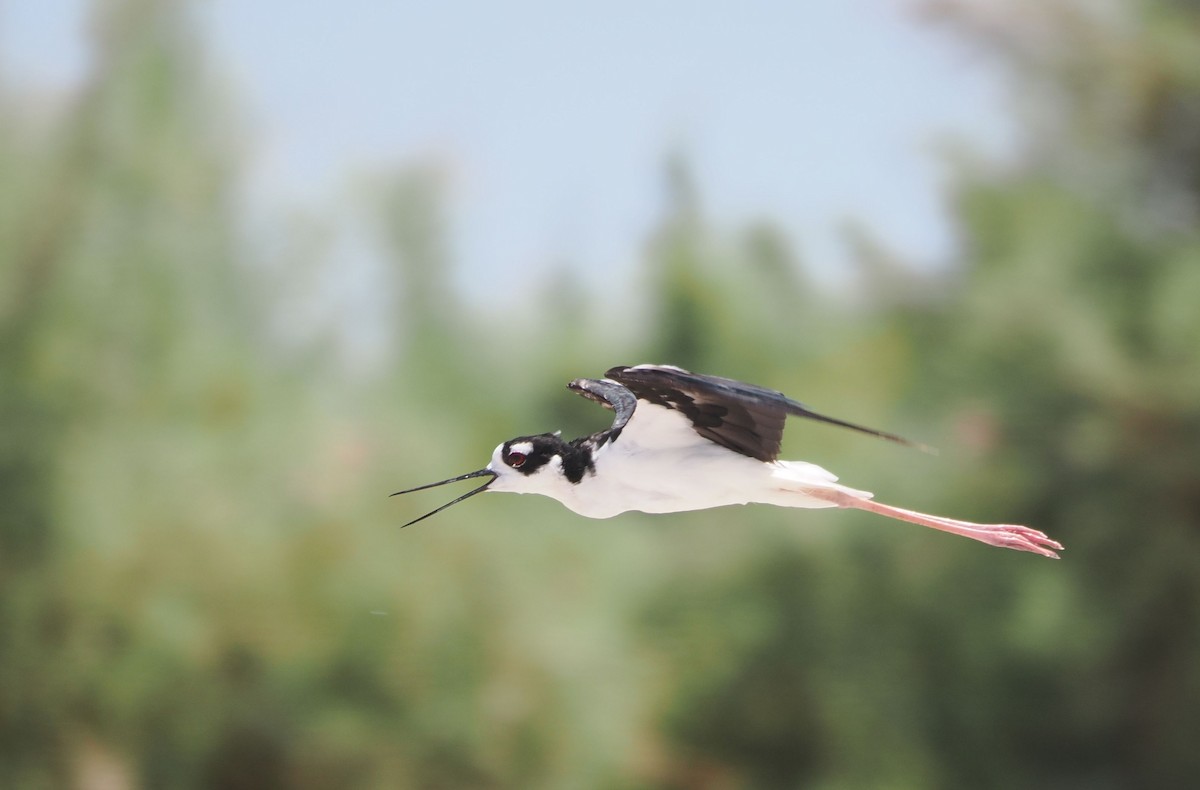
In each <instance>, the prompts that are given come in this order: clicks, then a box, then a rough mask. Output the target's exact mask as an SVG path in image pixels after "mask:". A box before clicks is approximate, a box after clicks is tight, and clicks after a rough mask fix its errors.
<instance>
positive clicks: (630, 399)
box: [567, 379, 637, 441]
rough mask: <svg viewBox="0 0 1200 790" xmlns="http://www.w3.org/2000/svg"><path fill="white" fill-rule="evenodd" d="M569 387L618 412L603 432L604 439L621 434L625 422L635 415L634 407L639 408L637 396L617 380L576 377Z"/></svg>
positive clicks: (607, 439)
mask: <svg viewBox="0 0 1200 790" xmlns="http://www.w3.org/2000/svg"><path fill="white" fill-rule="evenodd" d="M567 389H570V390H572V391H573V392H578V393H579V394H580V395H582V396H583V397H585V398H587V399H588V400H594V401H596V403H599V404H600V405H601V406H603V407H604V408H606V409H611V410H612V411H614V412H616V416H615V417H614V418H613V424H612V427H611V428H609V429H608V430H607V431H602V432H601V433H602V434H603V440H604V441H613V440H614V439H616V438H617V437H618V436H620V435H621V431H622V430H623V429H624V428H625V424H626V423H628V422H629V418H630V417H632V416H633V411H634V409H636V408H637V396H636V395H634V394H633V393H632V392H630V391H629V389H627V388H626V387H623V386H621V385H620V384H617V383H616V382H612V381H597V380H596V379H575V380H574V381H572V382H571V383H570V384H568V385H567ZM598 436H599V434H598Z"/></svg>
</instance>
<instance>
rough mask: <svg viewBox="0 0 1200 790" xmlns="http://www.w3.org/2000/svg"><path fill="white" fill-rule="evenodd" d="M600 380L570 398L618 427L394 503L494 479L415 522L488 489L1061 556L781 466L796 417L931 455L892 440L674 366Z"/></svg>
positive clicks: (595, 514)
mask: <svg viewBox="0 0 1200 790" xmlns="http://www.w3.org/2000/svg"><path fill="white" fill-rule="evenodd" d="M604 375H605V377H604V378H603V379H575V380H574V381H572V382H571V383H570V384H568V385H567V387H568V388H569V389H571V390H572V391H574V392H576V393H578V394H580V395H582V396H583V397H585V398H588V399H590V400H593V401H596V402H597V403H599V404H600V405H602V406H604V407H606V408H608V409H610V410H612V411H613V412H614V413H615V415H616V416H615V418H614V420H613V424H612V427H611V428H608V429H606V430H603V431H599V432H597V433H593V434H591V435H590V436H582V437H580V438H578V439H572V440H570V441H565V440H563V439H562V437H561V436H560V435H559V434H558V433H541V434H536V435H533V436H519V437H517V438H516V439H510V440H509V441H507V442H504V443H503V444H501V445H500V446H499V447H497V448H496V450H495V452H493V453H492V459H491V461H490V462H489V463H488V465H487V466H485V467H484V468H483V469H480V470H478V471H475V472H470V473H468V474H465V475H459V476H458V477H452V478H450V479H448V480H442V481H440V482H437V483H430V484H428V485H423V486H417V487H416V488H410V489H407V490H405V491H397V492H396V494H392V496H396V495H398V494H409V493H412V492H413V491H422V490H424V489H426V488H434V487H435V486H441V485H445V484H447V483H455V482H458V481H460V480H468V479H471V478H478V477H486V478H489V479H488V481H487V482H486V483H484V484H483V485H481V486H479V487H478V488H475V489H473V490H471V491H468V492H467V493H466V494H463V495H462V496H460V497H458V498H457V499H454V500H452V501H450V502H448V503H446V504H445V505H442V506H441V507H439V508H437V509H435V510H433V511H430V512H429V513H426V514H425V515H423V516H421V517H419V518H416V519H413V520H412V521H410V522H408V524H405V525H404V526H406V527H407V526H409V525H411V524H416V523H417V522H418V521H422V520H424V519H426V518H429V517H430V516H432V515H434V514H435V513H439V512H441V511H443V510H445V509H446V508H448V507H450V506H451V505H455V504H457V503H459V502H461V501H463V500H464V499H467V498H468V497H472V496H474V495H476V494H479V493H482V492H484V491H508V492H512V493H517V494H542V495H543V496H548V497H550V498H551V499H556V500H558V501H559V502H561V503H563V504H564V505H566V506H567V507H568V508H569V509H570V510H573V511H574V512H576V513H578V514H579V515H581V516H586V517H588V518H610V517H612V516H615V515H617V514H618V513H624V512H626V511H629V510H639V511H642V512H644V513H676V512H680V511H686V510H703V509H706V508H712V507H721V506H724V505H744V504H749V503H752V502H757V503H762V504H768V505H778V506H780V507H802V508H830V507H837V508H854V509H857V510H866V511H869V512H871V513H878V514H879V515H881V516H887V517H889V518H894V519H899V520H900V521H907V522H910V523H912V524H920V525H922V526H925V527H932V528H933V529H937V530H941V531H943V532H949V533H951V534H953V535H961V536H963V537H965V538H971V539H972V540H977V541H980V542H981V543H986V544H988V545H989V546H1000V547H1003V548H1007V549H1016V550H1017V551H1028V552H1033V553H1034V554H1041V555H1042V556H1044V557H1053V558H1055V559H1057V558H1058V555H1057V554H1056V553H1055V551H1056V550H1061V549H1062V546H1061V545H1060V544H1059V543H1058V542H1057V541H1054V540H1052V539H1051V538H1049V537H1047V536H1046V535H1045V534H1043V533H1042V532H1039V531H1038V530H1036V529H1032V528H1030V527H1023V526H1020V525H1017V524H976V523H973V522H970V521H960V520H958V519H952V518H946V517H944V516H933V515H929V514H926V513H918V512H916V511H913V510H905V509H903V508H898V507H893V506H891V505H885V504H883V503H881V502H876V501H875V500H874V499H872V495H871V494H870V493H869V492H867V491H859V490H857V489H854V488H849V487H847V486H844V485H841V484H839V483H838V482H837V480H838V478H837V476H836V475H834V474H832V473H831V472H828V471H826V470H825V469H823V468H821V467H820V466H817V465H816V464H812V463H808V462H807V461H780V460H778V458H779V451H780V444H781V441H782V439H783V427H784V422H785V421H786V420H787V418H788V416H789V415H795V416H799V417H805V418H808V419H810V420H817V421H819V422H824V423H829V424H831V425H838V426H841V427H843V428H849V429H852V430H855V431H860V432H862V433H867V434H870V435H872V436H877V437H879V438H882V439H887V440H889V441H893V442H898V443H900V444H905V445H909V446H914V447H919V448H922V449H928V448H924V446H923V445H918V444H916V443H914V442H910V441H908V440H907V439H903V438H901V437H899V436H896V435H895V434H890V433H885V432H884V431H878V430H875V429H873V428H866V427H863V426H861V425H855V424H854V423H850V422H846V421H844V420H839V419H836V418H834V417H828V416H825V415H823V414H818V413H817V412H814V411H813V410H811V409H809V408H808V407H807V406H805V405H803V404H801V403H798V402H796V401H794V400H792V399H791V398H788V397H787V396H785V395H784V394H783V393H781V392H776V391H775V390H771V389H767V388H765V387H759V386H755V385H753V384H746V383H744V382H741V381H735V380H733V379H727V378H721V377H719V376H706V375H700V374H697V373H691V372H689V371H686V370H683V369H682V368H678V367H675V366H673V365H635V366H633V367H615V368H612V369H611V370H609V371H608V372H607V373H605V374H604Z"/></svg>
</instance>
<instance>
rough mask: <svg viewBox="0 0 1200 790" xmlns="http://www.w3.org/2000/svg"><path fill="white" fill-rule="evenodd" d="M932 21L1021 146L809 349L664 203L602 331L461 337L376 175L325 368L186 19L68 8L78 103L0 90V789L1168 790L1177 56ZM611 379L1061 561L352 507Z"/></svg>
mask: <svg viewBox="0 0 1200 790" xmlns="http://www.w3.org/2000/svg"><path fill="white" fill-rule="evenodd" d="M928 8H929V10H930V11H932V12H936V13H938V14H940V15H941V16H942V19H943V22H945V23H947V24H949V25H951V26H952V27H953V29H954V30H955V31H957V33H958V34H960V35H964V36H965V37H966V38H967V39H968V40H971V41H974V42H977V43H980V44H984V45H986V46H987V47H990V48H991V51H992V52H993V53H994V54H995V55H996V57H998V59H999V60H1000V61H1001V62H1002V63H1003V64H1004V65H1005V66H1006V67H1008V68H1009V69H1010V70H1011V73H1012V75H1013V81H1014V85H1015V86H1016V87H1017V93H1019V94H1020V95H1021V96H1022V97H1023V98H1024V104H1023V107H1024V110H1025V111H1026V116H1025V119H1024V122H1025V123H1026V124H1027V127H1028V130H1029V133H1028V138H1027V145H1026V147H1025V148H1024V150H1023V153H1022V156H1021V157H1020V158H1019V160H1018V161H1016V162H1013V163H1010V164H1008V165H1005V166H1003V167H997V166H995V165H981V164H971V163H963V164H962V165H961V167H960V169H959V172H958V175H957V176H956V178H955V184H954V187H953V197H952V200H953V205H954V209H955V214H956V216H957V217H958V219H959V221H960V223H961V230H960V232H961V238H962V242H963V249H964V257H963V260H962V261H961V262H960V265H959V266H957V267H956V268H955V269H954V270H953V271H950V272H945V273H938V274H924V275H918V274H914V273H913V271H912V270H911V269H909V268H907V267H905V266H903V265H901V264H899V263H897V262H896V261H894V260H892V259H891V258H889V256H888V255H887V253H886V251H881V250H879V249H878V248H877V247H876V246H873V245H871V244H870V243H868V242H865V241H864V243H863V244H861V245H860V249H861V253H862V254H861V262H862V272H861V277H862V288H861V290H862V293H863V294H865V296H864V298H863V299H861V300H859V302H858V303H857V304H854V305H849V304H844V303H841V302H839V301H838V300H837V299H835V298H831V297H830V295H829V294H827V293H824V292H823V291H822V290H821V289H820V288H819V287H817V286H816V285H815V284H813V283H811V282H810V281H808V280H807V278H806V277H805V276H804V268H803V266H802V265H801V262H800V261H799V260H798V259H797V256H796V255H795V253H794V252H793V251H792V250H791V249H790V248H789V246H788V243H787V241H786V240H785V239H784V238H783V236H782V235H781V234H780V233H779V232H778V231H777V230H775V229H774V228H772V227H771V226H770V225H769V224H761V225H758V226H755V227H750V228H746V229H744V230H741V231H734V232H729V231H721V230H718V229H717V227H716V226H715V224H714V223H712V222H710V221H709V220H708V219H707V218H706V216H705V214H704V211H703V201H702V196H700V195H698V194H696V190H695V188H694V187H693V186H692V185H691V183H690V181H689V177H688V171H687V167H686V164H685V163H683V162H680V161H671V162H670V163H669V165H668V168H667V179H666V181H667V185H668V190H669V195H670V201H669V206H670V207H669V209H668V211H667V213H666V216H664V217H663V218H662V219H661V221H660V223H659V226H658V229H657V231H656V232H655V234H654V235H653V238H652V239H651V240H650V243H649V244H648V246H647V248H646V253H645V260H644V264H643V269H642V274H641V277H642V278H643V279H642V281H641V282H640V283H638V284H639V285H640V286H643V290H644V292H645V293H646V296H645V297H644V299H643V300H642V301H640V302H639V301H637V300H634V299H633V297H632V292H633V290H634V289H633V288H630V289H629V293H626V294H623V295H621V297H620V298H619V299H618V298H613V297H612V296H611V295H610V297H609V298H607V299H605V300H595V299H590V298H587V294H585V293H582V292H581V291H580V286H579V285H578V284H577V283H576V282H575V281H574V280H573V279H572V278H571V275H570V274H569V272H564V273H563V274H562V275H560V276H559V277H558V278H557V279H554V280H552V281H551V282H549V283H547V284H546V286H545V288H546V290H545V292H544V293H543V294H541V295H540V296H541V297H543V300H544V304H545V305H546V307H545V310H544V311H542V312H537V311H529V310H522V311H520V312H519V313H518V314H517V315H516V316H515V317H514V315H510V314H505V315H503V316H495V315H487V314H482V313H480V312H478V311H476V312H472V310H471V308H470V306H469V304H468V303H467V302H466V301H465V300H463V299H462V298H461V297H460V296H459V295H457V294H456V293H455V292H454V288H453V285H452V278H451V277H450V273H449V267H450V264H451V260H450V255H449V254H448V249H450V246H449V245H448V244H447V232H448V231H447V228H446V227H445V226H444V222H443V221H442V219H441V217H440V209H439V206H440V202H439V198H438V180H437V175H436V173H435V172H432V171H429V170H426V169H422V168H414V169H412V170H410V171H405V172H398V173H393V174H390V175H387V176H385V177H382V178H381V179H380V180H379V181H378V182H377V183H376V188H375V189H373V190H372V191H371V196H370V199H369V200H367V201H365V202H366V203H367V204H369V210H368V211H367V212H366V213H367V214H368V215H369V218H370V220H371V221H372V222H373V223H374V227H376V228H377V229H378V240H379V245H380V246H379V248H380V250H381V252H382V254H383V258H384V260H385V261H386V263H387V268H386V269H385V270H384V271H382V272H381V273H380V278H381V282H380V285H379V287H380V289H381V290H382V291H383V292H384V293H386V294H389V295H392V296H393V297H394V302H393V304H392V309H391V310H390V311H389V312H388V314H387V321H388V322H390V324H389V326H388V327H387V328H386V330H387V331H385V332H384V336H385V338H386V344H387V354H386V356H387V358H388V359H389V364H388V365H387V366H386V368H385V369H373V370H370V371H366V372H364V371H363V370H362V369H361V368H360V367H355V366H353V365H349V364H347V363H346V361H345V359H344V358H343V357H344V354H343V353H342V351H341V349H344V348H345V343H344V342H343V341H342V340H341V339H340V338H339V330H338V327H337V325H336V324H335V323H332V322H329V323H325V324H322V323H320V322H319V321H318V322H317V324H316V326H299V324H301V323H303V319H304V316H305V315H306V314H305V312H304V310H303V309H302V308H301V307H299V306H298V305H302V304H304V303H309V304H311V303H320V301H321V298H322V297H321V293H320V291H321V283H322V277H323V276H328V273H325V274H321V273H320V272H319V271H316V272H315V271H314V267H315V268H316V269H317V270H319V269H320V262H321V252H320V239H321V236H322V232H321V229H320V228H319V227H318V228H315V229H314V228H313V227H311V225H312V223H311V222H308V221H307V220H306V219H304V218H301V219H298V220H297V221H296V225H297V228H296V230H297V234H298V237H299V238H300V239H301V241H300V242H298V243H297V245H296V248H295V249H289V250H283V251H282V252H279V253H278V256H277V259H268V257H269V256H264V254H263V252H262V250H259V249H257V248H256V247H255V245H254V244H252V243H250V242H249V241H247V239H246V233H245V228H244V227H243V226H242V224H241V222H240V220H239V216H240V212H241V209H242V206H241V205H240V202H239V201H240V198H239V178H240V175H239V174H240V167H241V163H240V160H239V154H238V146H237V131H236V129H235V130H231V129H230V127H229V123H230V121H229V117H230V114H229V112H228V108H227V107H225V106H224V105H223V102H222V99H221V97H220V96H219V95H218V94H217V93H216V92H214V91H213V90H212V89H211V87H210V85H209V82H208V78H207V77H206V74H205V72H204V69H203V68H202V65H201V64H202V59H201V57H200V53H201V49H202V46H201V42H199V41H196V40H195V39H194V38H193V37H192V36H191V35H190V34H189V33H188V31H189V30H192V29H193V27H192V25H191V24H190V20H189V17H188V9H187V6H186V5H184V6H180V5H177V4H172V3H168V2H154V1H153V0H129V1H127V2H122V3H115V4H102V5H101V7H100V9H101V10H100V11H99V12H98V14H97V18H96V22H97V24H96V35H95V49H94V62H93V65H92V68H91V73H90V76H89V79H88V82H87V84H86V85H85V86H84V88H83V89H82V90H81V91H80V92H79V94H78V95H77V96H75V97H74V99H73V100H72V103H71V104H70V106H68V107H66V108H65V109H64V110H63V111H62V112H61V113H58V114H46V113H41V114H37V113H30V112H28V111H27V110H28V109H29V108H28V107H27V106H26V105H25V103H26V102H27V101H28V99H27V98H26V99H18V98H16V97H14V96H11V95H3V94H0V103H2V104H0V172H3V174H4V175H3V179H2V180H0V786H3V787H15V788H42V787H45V788H51V787H63V786H75V787H100V786H104V787H153V788H191V787H229V788H239V787H242V788H267V787H285V786H286V787H301V788H326V787H381V788H382V787H430V788H437V787H445V788H458V787H554V788H563V787H609V786H612V787H630V786H632V787H680V788H682V787H689V788H690V787H764V788H765V787H771V788H774V787H800V786H804V787H818V788H857V787H880V786H886V787H912V788H929V787H947V788H961V787H1005V788H1007V787H1055V788H1062V787H1080V788H1083V787H1087V788H1096V787H1173V786H1185V785H1186V784H1187V783H1188V780H1189V778H1190V779H1191V780H1194V778H1195V777H1197V776H1200V756H1198V755H1200V752H1197V750H1196V746H1195V744H1196V742H1197V741H1198V740H1200V364H1198V362H1200V359H1198V357H1200V354H1198V352H1197V348H1200V232H1198V225H1197V212H1198V211H1200V176H1198V174H1200V112H1198V109H1200V36H1198V35H1197V32H1196V31H1197V30H1200V12H1197V10H1196V8H1195V6H1194V4H1190V3H1185V2H1182V0H1157V1H1156V2H1139V3H1133V2H1130V3H1125V4H1115V5H1114V7H1113V9H1110V12H1109V13H1104V14H1101V13H1094V12H1089V11H1086V10H1084V9H1083V8H1081V7H1080V6H1078V5H1076V4H1072V3H1068V2H1065V0H1064V2H1051V3H1034V2H1025V3H1017V4H1013V5H1012V7H1011V8H1009V7H1004V8H1002V7H1000V6H993V7H990V10H989V8H986V7H985V6H984V5H975V4H970V3H959V2H953V1H951V2H938V3H930V4H928ZM567 317H570V318H571V319H573V320H571V321H569V322H567V321H564V319H565V318H567ZM564 327H565V328H564ZM551 330H554V331H551ZM514 335H519V336H520V337H521V338H522V342H521V343H520V344H519V345H518V346H517V347H514V346H513V344H512V343H511V342H510V341H511V338H512V337H513V336H514ZM539 340H540V341H541V342H537V341H539ZM641 361H664V362H672V363H675V364H680V365H685V366H688V367H693V368H695V369H697V370H702V371H708V372H714V373H720V374H725V375H731V376H736V377H739V378H743V379H747V380H751V381H757V382H761V383H763V384H767V385H770V386H774V387H778V388H779V389H782V390H784V391H787V392H789V393H792V394H794V395H795V396H797V397H800V398H803V399H804V400H806V401H809V402H811V403H813V404H814V405H816V406H818V407H821V408H824V409H826V410H829V411H831V412H836V413H839V414H842V415H845V416H846V417H848V418H850V419H854V420H858V421H862V422H866V423H869V424H877V425H880V426H884V427H887V428H889V429H896V430H900V431H902V432H905V433H908V434H911V435H914V436H918V437H920V438H922V439H928V440H930V441H934V442H935V443H938V444H940V445H941V446H942V447H943V448H944V454H943V456H942V457H941V458H937V459H934V458H925V457H913V456H912V455H910V454H906V453H905V452H904V451H903V450H901V449H898V448H894V447H890V446H888V445H880V444H874V443H870V442H866V441H864V440H862V439H861V438H859V437H855V436H853V435H843V434H840V433H838V432H833V431H829V430H827V429H825V428H822V427H820V426H811V425H800V424H797V425H794V426H793V427H792V430H791V432H790V434H789V438H788V444H787V445H786V446H785V456H789V457H802V458H809V459H811V460H814V461H817V462H819V463H822V464H825V465H828V466H829V467H830V468H832V469H834V470H844V471H845V474H846V477H847V482H849V483H850V484H851V485H865V486H868V487H871V488H873V489H874V490H876V491H877V492H878V493H879V495H880V497H881V498H882V499H884V500H885V501H896V502H897V503H899V504H907V505H911V506H914V507H917V508H920V509H924V510H930V511H935V512H946V513H951V514H961V515H962V516H963V517H966V518H978V519H981V520H1010V521H1018V522H1024V523H1029V524H1033V525H1036V526H1038V527H1040V528H1042V529H1044V530H1045V531H1047V532H1048V533H1050V534H1051V535H1053V536H1054V537H1056V538H1058V539H1060V540H1061V541H1063V542H1064V543H1065V544H1066V545H1067V547H1068V551H1067V552H1066V553H1065V559H1064V560H1063V561H1062V562H1059V563H1052V562H1047V561H1042V560H1039V559H1037V558H1034V557H1032V556H1030V555H1024V554H1018V553H1015V552H1004V551H1000V550H997V549H989V548H985V547H983V546H980V545H976V544H972V543H970V542H968V541H963V540H956V539H951V538H948V537H946V536H939V535H936V534H933V533H931V532H928V531H923V530H919V529H916V528H914V527H909V526H903V525H898V524H891V523H887V522H882V521H880V520H877V519H872V518H871V517H870V516H862V517H859V515H858V514H842V513H828V512H823V513H805V512H796V511H778V510H771V509H768V508H748V509H744V510H743V509H726V510H720V511H712V512H705V513H695V514H686V515H680V516H678V517H659V518H653V519H652V518H645V517H640V516H636V515H628V516H624V517H621V518H618V519H616V520H614V521H611V522H583V521H581V520H580V519H579V518H577V517H575V516H573V515H571V514H570V513H568V512H566V511H564V510H563V509H562V508H561V507H559V506H558V505H557V504H556V503H553V502H550V501H548V500H540V499H537V498H516V497H495V498H494V499H493V498H490V497H489V498H487V501H483V500H475V501H473V502H471V503H470V504H469V505H464V506H462V507H460V508H457V509H455V510H452V511H449V512H447V513H446V514H444V515H443V516H441V517H440V518H439V521H437V522H431V523H429V524H423V525H422V526H421V527H420V528H414V529H413V530H408V531H405V532H403V533H401V532H399V531H398V530H397V529H396V528H395V527H396V526H397V525H398V524H399V523H402V521H403V520H407V519H408V518H410V517H411V516H412V515H413V514H414V513H415V512H416V510H414V508H421V507H424V506H426V505H428V504H429V502H440V501H441V500H440V499H436V498H433V499H430V500H428V501H425V500H421V501H405V502H398V501H396V500H387V499H386V497H385V496H384V495H385V494H386V493H388V492H389V491H391V490H394V489H395V488H397V487H402V486H404V485H407V484H413V483H420V482H424V481H426V480H429V479H435V478H438V477H441V476H444V475H446V474H451V473H454V472H456V471H465V469H467V468H469V467H473V466H475V465H477V464H478V463H479V461H480V459H481V458H483V457H484V456H485V455H486V454H487V453H488V452H490V449H491V447H492V446H493V445H494V444H495V443H497V442H499V441H501V440H503V439H505V438H507V437H509V436H512V435H517V434H520V433H526V432H535V431H542V430H551V429H554V428H559V427H561V428H564V429H565V430H567V432H571V431H579V432H583V431H587V430H594V429H596V428H597V427H598V426H600V425H603V424H604V422H605V415H604V414H602V413H600V412H599V411H598V410H596V409H595V408H594V407H593V406H591V405H589V404H587V403H585V402H584V401H582V400H579V399H574V398H572V397H571V396H570V395H569V394H568V393H567V392H566V391H565V390H560V389H558V384H559V383H561V382H565V381H566V380H568V379H570V378H572V377H575V376H578V375H595V374H597V373H599V372H601V371H603V370H604V369H605V368H606V367H607V366H610V365H613V364H624V363H635V362H641ZM494 382H499V383H500V386H499V387H498V388H497V387H496V386H495V384H494ZM471 393H486V395H484V396H481V397H479V398H478V399H476V400H472V399H471ZM464 399H466V400H464ZM939 440H940V441H939ZM472 459H473V460H472Z"/></svg>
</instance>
